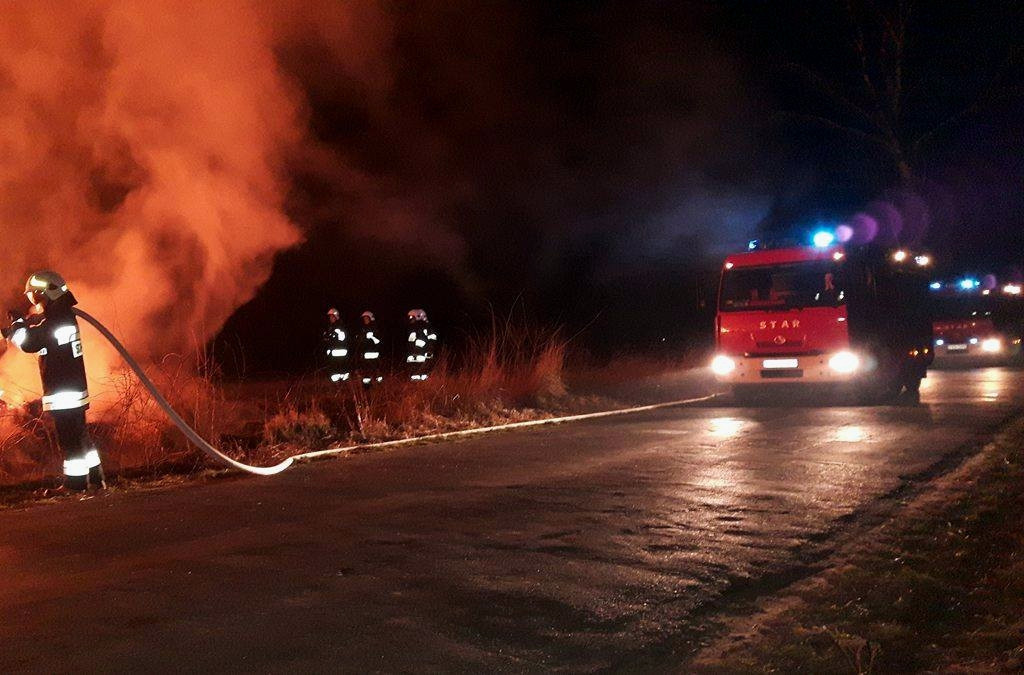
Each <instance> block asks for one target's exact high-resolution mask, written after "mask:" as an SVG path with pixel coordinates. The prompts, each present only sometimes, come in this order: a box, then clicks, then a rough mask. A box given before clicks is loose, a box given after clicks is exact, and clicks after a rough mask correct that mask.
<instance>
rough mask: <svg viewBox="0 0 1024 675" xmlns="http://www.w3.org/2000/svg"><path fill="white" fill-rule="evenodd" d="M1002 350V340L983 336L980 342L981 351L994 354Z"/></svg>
mask: <svg viewBox="0 0 1024 675" xmlns="http://www.w3.org/2000/svg"><path fill="white" fill-rule="evenodd" d="M1002 350H1003V341H1002V340H1000V339H999V338H994V337H993V338H985V339H984V340H982V342H981V351H983V352H988V353H990V354H994V353H995V352H1000V351H1002Z"/></svg>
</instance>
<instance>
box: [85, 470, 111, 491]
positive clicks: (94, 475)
mask: <svg viewBox="0 0 1024 675" xmlns="http://www.w3.org/2000/svg"><path fill="white" fill-rule="evenodd" d="M88 479H89V486H90V487H92V488H93V489H96V490H106V489H107V477H106V476H105V475H104V474H103V467H102V466H100V465H99V464H97V465H96V466H94V467H92V468H91V469H89V476H88Z"/></svg>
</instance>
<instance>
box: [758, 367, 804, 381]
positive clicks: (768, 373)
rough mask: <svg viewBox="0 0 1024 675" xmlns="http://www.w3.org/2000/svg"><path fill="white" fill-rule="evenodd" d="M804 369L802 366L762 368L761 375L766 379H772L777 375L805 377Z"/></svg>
mask: <svg viewBox="0 0 1024 675" xmlns="http://www.w3.org/2000/svg"><path fill="white" fill-rule="evenodd" d="M803 376H804V371H803V369H802V368H780V369H773V370H762V371H761V377H762V378H765V379H771V378H775V377H803Z"/></svg>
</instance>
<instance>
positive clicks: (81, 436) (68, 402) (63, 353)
mask: <svg viewBox="0 0 1024 675" xmlns="http://www.w3.org/2000/svg"><path fill="white" fill-rule="evenodd" d="M25 295H26V296H27V297H28V301H29V302H30V303H32V311H31V312H30V313H29V315H28V316H27V317H18V318H16V319H15V320H14V321H13V322H12V323H11V326H10V328H8V329H7V330H6V331H5V332H4V336H5V337H8V338H9V339H10V341H11V342H12V343H14V345H15V346H17V347H18V348H20V349H21V350H22V351H25V352H29V353H32V354H38V355H39V373H40V376H41V377H42V381H43V410H44V411H47V412H49V413H50V417H52V418H53V423H54V426H55V427H56V429H57V442H58V443H59V444H60V449H61V452H62V453H63V454H64V485H65V487H66V488H67V489H69V490H85V489H86V488H87V487H89V486H90V485H92V486H93V487H97V488H105V487H106V483H105V482H104V478H103V468H102V467H101V466H100V455H99V452H98V451H97V450H96V446H94V445H93V442H92V438H91V437H90V436H89V431H88V430H87V429H86V426H85V411H86V409H87V408H88V407H89V389H88V387H87V385H86V382H85V366H84V364H83V360H82V341H81V339H80V337H79V334H78V321H77V320H76V318H75V315H74V313H73V312H72V307H74V305H75V304H76V303H77V300H75V296H74V295H72V294H71V291H69V290H68V287H67V284H66V283H64V279H63V278H62V277H61V276H60V275H59V274H57V273H56V272H51V271H49V270H44V271H41V272H36V273H35V274H33V275H32V276H30V277H29V278H28V283H26V284H25Z"/></svg>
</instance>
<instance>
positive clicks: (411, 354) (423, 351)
mask: <svg viewBox="0 0 1024 675" xmlns="http://www.w3.org/2000/svg"><path fill="white" fill-rule="evenodd" d="M408 317H409V340H408V342H407V344H406V346H407V348H408V351H407V354H406V357H405V366H406V368H408V370H409V379H411V380H413V381H420V382H422V381H423V380H425V379H427V378H428V377H430V371H431V370H433V368H434V351H435V349H436V347H437V333H435V332H434V330H433V329H432V328H431V327H430V321H428V320H427V313H426V312H424V311H423V310H422V309H410V310H409V314H408Z"/></svg>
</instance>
